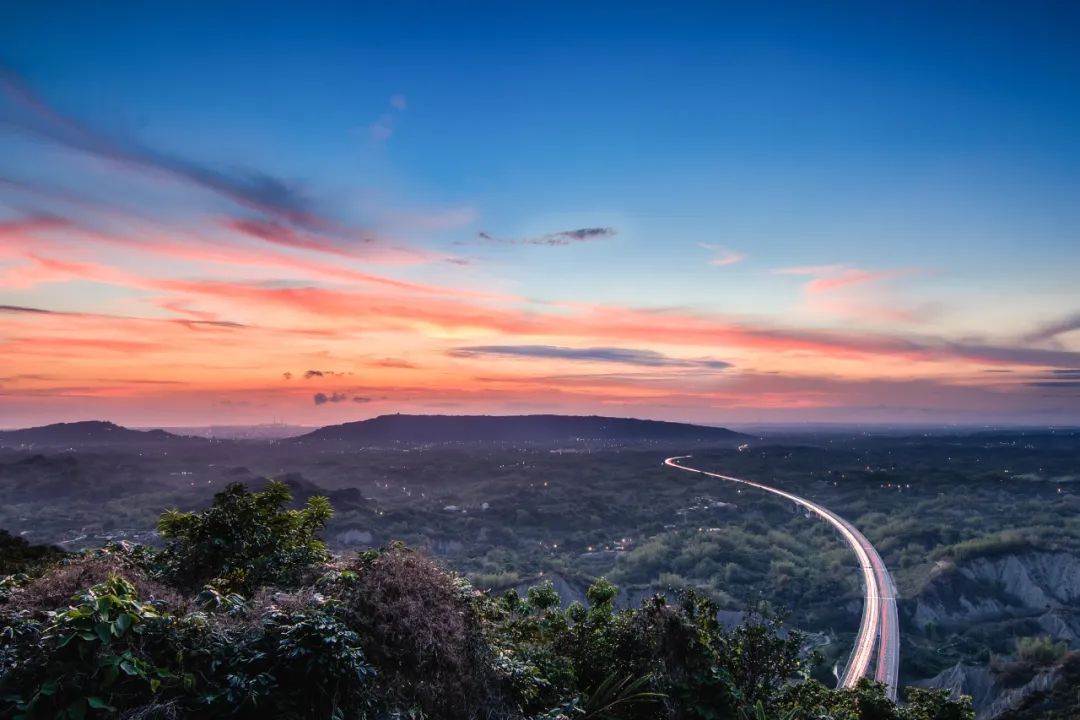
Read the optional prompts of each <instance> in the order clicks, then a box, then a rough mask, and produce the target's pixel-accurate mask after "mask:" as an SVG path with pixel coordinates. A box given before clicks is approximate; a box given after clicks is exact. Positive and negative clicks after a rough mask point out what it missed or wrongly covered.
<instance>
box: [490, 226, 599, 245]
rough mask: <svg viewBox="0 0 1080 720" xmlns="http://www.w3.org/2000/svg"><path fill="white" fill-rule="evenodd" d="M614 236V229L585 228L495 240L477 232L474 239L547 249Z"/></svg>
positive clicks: (493, 237) (491, 236) (495, 238)
mask: <svg viewBox="0 0 1080 720" xmlns="http://www.w3.org/2000/svg"><path fill="white" fill-rule="evenodd" d="M615 235H616V231H615V228H610V227H586V228H577V229H576V230H559V231H558V232H553V233H548V234H546V235H540V236H537V237H529V238H517V239H512V238H497V237H495V236H494V235H492V234H491V233H488V232H479V233H477V235H476V237H477V239H478V240H480V241H483V242H491V243H500V244H503V245H545V246H548V247H560V246H564V245H574V244H576V243H582V242H589V241H592V240H603V239H606V238H611V237H615Z"/></svg>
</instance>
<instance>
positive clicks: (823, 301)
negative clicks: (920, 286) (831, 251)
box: [772, 264, 929, 322]
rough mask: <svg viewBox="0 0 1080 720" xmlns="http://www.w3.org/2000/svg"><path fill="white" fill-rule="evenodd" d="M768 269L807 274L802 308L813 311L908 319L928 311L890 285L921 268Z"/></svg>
mask: <svg viewBox="0 0 1080 720" xmlns="http://www.w3.org/2000/svg"><path fill="white" fill-rule="evenodd" d="M772 272H773V274H775V275H795V276H800V277H806V278H809V279H808V280H806V281H805V282H804V283H803V286H802V290H803V294H804V296H805V301H804V308H805V309H806V310H810V311H812V312H815V313H819V314H827V315H837V316H844V317H848V318H851V319H857V320H867V321H873V322H910V321H912V320H915V319H916V318H919V317H923V316H925V315H926V314H928V312H929V308H928V307H927V306H920V307H913V306H911V305H910V304H909V303H906V302H904V301H903V299H902V298H901V297H899V296H898V295H897V293H896V291H895V288H894V287H892V286H891V285H890V281H893V280H896V279H897V278H900V277H904V276H909V275H915V274H918V273H920V272H923V271H921V270H918V269H916V268H890V269H884V270H867V269H864V268H859V267H855V266H852V265H846V264H834V265H800V266H795V267H781V268H774V269H773V270H772Z"/></svg>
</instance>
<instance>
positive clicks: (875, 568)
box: [664, 455, 900, 700]
mask: <svg viewBox="0 0 1080 720" xmlns="http://www.w3.org/2000/svg"><path fill="white" fill-rule="evenodd" d="M689 457H690V456H689V455H680V456H677V457H669V458H668V459H667V460H665V461H664V464H665V465H667V466H669V467H673V468H678V469H679V470H685V471H687V472H694V473H700V474H701V475H708V476H709V477H714V478H719V479H720V480H727V481H729V482H736V483H741V484H743V485H749V486H751V487H756V488H758V489H759V490H764V491H765V492H770V493H773V494H774V495H779V496H780V497H782V498H785V499H787V500H790V501H792V502H793V503H795V504H796V505H799V506H801V507H804V508H806V509H807V510H809V511H810V512H812V513H814V514H815V515H817V516H818V517H820V518H822V519H824V520H826V521H827V522H828V523H829V524H831V525H832V526H833V527H834V528H836V530H837V532H839V533H840V535H841V536H843V538H844V541H845V542H847V544H848V545H849V546H850V547H851V550H852V552H854V553H855V556H856V557H857V558H858V559H859V568H860V569H861V570H862V574H863V585H864V586H865V588H866V594H865V595H864V597H863V613H862V621H861V622H860V624H859V633H858V635H856V636H855V647H853V648H852V650H851V657H850V658H849V659H848V663H847V667H846V668H845V669H844V672H843V674H842V675H841V676H840V687H851V686H853V685H855V684H856V683H857V682H859V680H860V679H862V678H864V677H867V676H868V675H869V674H870V666H871V664H874V665H875V670H874V679H875V680H877V681H878V682H881V683H884V684H885V685H886V687H887V688H888V694H889V697H890V698H892V699H893V700H896V681H897V676H898V674H899V671H900V625H899V623H898V622H897V616H896V587H895V585H893V581H892V576H891V575H889V571H888V570H887V569H886V568H885V563H884V562H883V561H882V559H881V555H879V554H878V551H877V550H876V549H874V546H873V545H872V544H871V543H870V541H869V540H867V539H866V536H865V535H863V534H862V533H861V532H859V531H858V530H857V529H856V528H855V526H854V525H852V524H851V523H849V522H848V521H847V520H845V519H844V518H842V517H840V516H839V515H837V514H836V513H834V512H832V511H831V510H828V509H826V508H824V507H822V506H821V505H818V504H816V503H812V502H810V501H809V500H807V499H805V498H801V497H799V496H798V495H793V494H791V493H789V492H785V491H783V490H778V489H777V488H774V487H769V486H768V485H762V484H761V483H756V482H753V481H752V480H743V479H741V478H736V477H731V476H730V475H720V474H718V473H712V472H706V471H705V470H698V469H697V468H692V467H687V466H686V465H680V464H679V463H678V462H676V461H678V460H685V459H687V458H689ZM875 648H876V649H877V654H876V656H875V653H874V650H875Z"/></svg>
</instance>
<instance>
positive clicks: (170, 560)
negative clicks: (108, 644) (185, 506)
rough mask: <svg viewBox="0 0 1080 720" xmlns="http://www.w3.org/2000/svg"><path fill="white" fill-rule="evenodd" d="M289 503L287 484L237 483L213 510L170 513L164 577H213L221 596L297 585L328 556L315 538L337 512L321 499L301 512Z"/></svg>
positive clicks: (186, 583)
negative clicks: (258, 486)
mask: <svg viewBox="0 0 1080 720" xmlns="http://www.w3.org/2000/svg"><path fill="white" fill-rule="evenodd" d="M291 500H292V496H291V495H290V494H289V489H288V486H286V485H285V484H284V483H280V482H271V483H269V484H268V485H267V486H266V488H265V489H263V490H261V491H259V492H250V491H248V490H247V488H246V487H244V485H242V484H240V483H235V484H232V485H229V486H228V487H227V488H226V489H225V490H223V491H222V492H220V493H218V494H217V495H215V496H214V502H213V505H212V506H211V507H210V509H208V510H205V511H203V512H179V511H177V510H169V511H167V512H165V514H163V515H162V516H161V519H160V521H159V522H158V531H159V532H160V533H161V535H162V537H164V538H165V539H166V541H167V542H166V545H165V549H164V551H163V552H162V553H161V556H160V562H161V563H162V565H163V572H164V574H165V576H166V577H167V578H169V579H170V580H171V581H172V582H174V583H176V584H177V585H179V586H181V587H185V588H197V587H201V586H202V585H204V584H206V583H207V582H209V581H211V580H216V581H217V582H216V585H217V586H218V588H219V589H220V590H224V591H243V592H250V591H251V590H254V589H255V588H257V587H260V586H262V585H266V584H279V585H295V584H297V583H298V582H299V581H300V579H301V577H302V575H303V573H304V572H305V571H307V570H308V569H310V568H311V567H312V566H313V565H314V564H316V563H319V562H323V561H325V560H327V559H328V557H329V555H328V553H327V550H326V544H325V543H323V541H322V540H320V539H319V537H318V533H319V532H320V531H321V530H322V529H323V528H324V527H325V526H326V522H327V521H328V520H329V519H330V518H331V516H332V515H333V510H332V509H331V507H330V503H329V501H328V500H327V499H326V498H324V497H320V496H315V497H311V498H309V499H308V501H307V505H306V506H305V507H304V509H303V510H288V509H286V508H287V506H288V505H289V503H290V502H291Z"/></svg>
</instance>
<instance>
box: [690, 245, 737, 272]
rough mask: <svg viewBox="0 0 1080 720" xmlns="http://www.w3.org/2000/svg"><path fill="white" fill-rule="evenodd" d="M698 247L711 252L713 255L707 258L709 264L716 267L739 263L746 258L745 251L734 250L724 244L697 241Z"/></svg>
mask: <svg viewBox="0 0 1080 720" xmlns="http://www.w3.org/2000/svg"><path fill="white" fill-rule="evenodd" d="M698 247H700V248H702V249H704V250H709V251H711V252H712V253H713V257H712V258H711V259H710V260H709V264H710V265H714V266H716V267H726V266H728V265H735V264H736V263H741V262H742V261H743V260H745V259H746V253H741V252H736V251H734V250H731V249H729V248H727V247H725V246H724V245H712V244H710V243H698Z"/></svg>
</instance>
